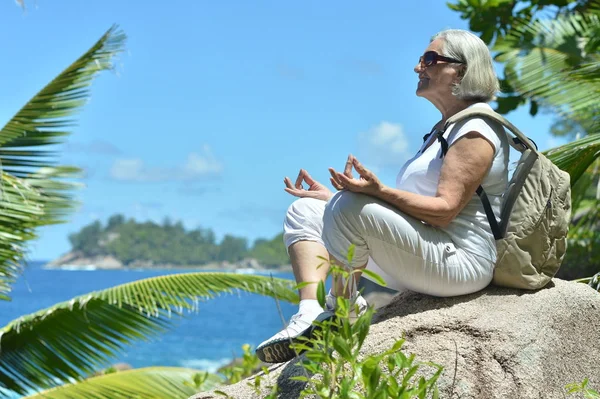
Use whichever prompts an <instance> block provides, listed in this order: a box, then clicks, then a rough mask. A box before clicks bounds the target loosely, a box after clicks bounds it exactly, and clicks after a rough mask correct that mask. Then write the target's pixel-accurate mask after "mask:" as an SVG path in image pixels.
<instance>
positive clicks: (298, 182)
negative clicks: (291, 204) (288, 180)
mask: <svg viewBox="0 0 600 399" xmlns="http://www.w3.org/2000/svg"><path fill="white" fill-rule="evenodd" d="M304 173H305V171H304V169H300V172H299V173H298V177H297V178H296V184H295V186H296V188H297V189H298V190H302V180H304Z"/></svg>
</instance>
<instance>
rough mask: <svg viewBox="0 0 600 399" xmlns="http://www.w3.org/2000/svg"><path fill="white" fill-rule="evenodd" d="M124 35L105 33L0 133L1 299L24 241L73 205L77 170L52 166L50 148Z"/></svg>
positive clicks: (69, 123)
mask: <svg viewBox="0 0 600 399" xmlns="http://www.w3.org/2000/svg"><path fill="white" fill-rule="evenodd" d="M124 40H125V36H124V34H123V33H121V32H119V31H118V30H117V28H116V27H114V26H113V27H112V28H111V29H109V30H108V31H107V32H106V33H105V34H104V35H103V36H102V37H101V38H100V40H98V42H96V43H95V44H94V45H93V46H92V48H91V49H90V50H88V51H87V52H86V53H85V54H84V55H82V56H81V57H80V58H79V59H78V60H77V61H75V62H74V63H73V64H71V65H70V66H69V67H68V68H67V69H66V70H64V71H63V72H62V73H61V74H59V75H58V76H57V77H56V78H55V79H54V80H52V81H51V82H50V83H49V84H48V85H47V86H46V87H44V88H43V89H42V90H41V91H40V92H39V93H37V94H36V95H35V96H34V97H33V98H32V99H31V100H30V101H29V102H28V103H27V104H25V106H24V107H23V108H21V109H20V110H19V112H17V114H16V115H15V116H14V117H13V118H12V119H11V120H10V121H9V122H8V123H7V124H6V125H5V126H4V127H3V128H2V129H1V130H0V159H2V167H3V172H2V175H1V176H2V187H1V189H2V196H1V197H0V214H1V215H2V216H0V300H8V299H10V298H9V296H8V293H9V292H10V287H11V284H12V283H13V282H14V280H15V278H16V276H18V274H19V273H20V271H21V269H22V260H23V258H24V254H25V251H26V247H25V246H26V243H27V242H28V241H30V240H32V239H34V238H36V234H35V229H36V228H38V227H39V226H43V225H48V224H53V223H61V222H62V221H63V220H64V217H65V216H66V215H67V214H68V213H69V212H71V211H72V208H73V207H74V206H75V205H76V203H75V202H74V200H73V197H72V191H73V189H74V188H76V187H77V185H76V184H74V183H73V182H72V181H68V180H64V179H69V178H71V179H72V178H74V177H76V176H77V174H78V173H79V169H77V168H74V167H64V166H54V160H53V154H55V153H54V152H53V151H48V150H47V148H48V146H49V145H54V144H58V143H61V142H62V141H63V140H64V138H65V137H66V135H67V134H68V130H69V128H71V127H72V126H73V125H74V120H73V119H72V117H73V116H74V115H75V114H76V113H77V112H79V111H80V110H81V107H82V106H83V105H84V104H85V102H86V100H87V98H88V97H89V86H90V84H91V82H92V80H93V78H94V77H95V76H96V75H97V74H98V73H99V72H100V71H103V70H106V69H110V68H112V64H111V60H112V58H113V57H114V56H115V55H116V54H118V53H119V52H120V51H122V49H123V44H124Z"/></svg>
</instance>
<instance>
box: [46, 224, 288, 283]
mask: <svg viewBox="0 0 600 399" xmlns="http://www.w3.org/2000/svg"><path fill="white" fill-rule="evenodd" d="M282 235H283V233H279V234H277V235H276V236H275V237H273V238H272V239H262V238H261V239H257V240H255V241H254V242H253V243H252V245H249V244H248V240H247V239H246V238H244V237H236V236H234V235H230V234H227V235H225V236H224V237H223V238H222V239H221V240H220V242H217V239H216V237H215V233H214V232H213V231H212V230H211V229H209V228H196V229H193V230H186V229H185V228H184V226H183V223H182V222H181V221H177V222H172V221H171V220H170V219H168V218H167V219H165V220H164V221H163V223H162V224H159V223H155V222H152V221H145V222H138V221H136V220H135V219H133V218H130V219H126V218H125V217H124V216H123V215H120V214H117V215H113V216H111V217H110V218H109V219H108V221H107V223H105V224H103V223H102V222H101V221H99V220H97V221H94V222H92V223H90V224H89V225H87V226H85V227H83V228H82V229H81V230H80V231H79V232H77V233H73V234H71V235H70V236H69V241H70V243H71V250H70V251H69V252H68V253H66V254H64V255H62V256H60V257H59V258H58V259H55V260H53V261H51V262H50V263H48V264H47V265H46V266H45V267H46V268H48V269H52V268H62V269H90V270H91V269H94V270H95V269H123V268H138V269H139V268H160V269H172V268H181V269H184V268H190V269H191V268H193V269H198V268H200V269H207V270H223V271H231V270H236V271H242V272H243V271H248V272H252V271H254V270H277V271H288V270H291V267H290V266H289V257H288V255H287V251H286V250H285V246H284V244H283V239H282Z"/></svg>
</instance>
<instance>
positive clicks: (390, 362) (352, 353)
mask: <svg viewBox="0 0 600 399" xmlns="http://www.w3.org/2000/svg"><path fill="white" fill-rule="evenodd" d="M353 254H354V248H353V247H352V246H351V247H350V249H349V251H348V260H349V261H351V260H352V257H353ZM359 272H360V270H353V271H347V270H345V269H344V268H342V267H339V266H337V265H332V267H331V268H330V272H329V273H330V274H333V275H334V277H336V278H340V277H341V278H343V279H344V281H345V282H346V283H345V287H344V289H345V291H347V290H348V285H349V283H350V282H351V281H352V279H354V275H355V274H356V273H359ZM362 272H363V273H367V274H369V275H370V276H371V277H374V278H376V279H378V280H379V282H380V283H383V284H385V283H384V282H383V281H382V280H381V278H380V277H379V276H377V275H376V274H374V273H372V272H369V271H362ZM317 292H318V295H317V296H318V299H319V302H320V303H321V306H324V305H325V286H324V284H323V282H319V286H318V290H317ZM352 311H355V312H357V311H358V309H352V307H351V304H350V301H349V299H346V298H343V297H341V296H339V297H337V307H336V311H335V316H334V317H332V318H331V319H329V320H326V321H323V322H320V323H316V325H317V327H318V328H316V329H315V332H314V333H313V334H312V336H311V337H310V338H308V339H305V340H303V341H302V342H301V343H299V344H296V345H295V350H296V351H298V352H304V360H303V362H302V366H303V368H304V369H305V370H306V371H307V373H308V375H317V376H318V377H317V378H309V376H308V375H306V376H297V377H293V378H294V379H296V380H299V381H303V382H305V383H306V388H305V389H304V390H303V392H302V397H307V396H310V397H317V398H327V399H384V398H403V399H409V398H426V397H433V398H437V397H438V396H439V394H438V390H437V384H436V383H437V380H438V378H439V376H440V375H441V373H442V371H443V367H441V366H439V365H436V364H433V363H422V362H417V361H416V360H415V356H414V355H410V356H407V355H405V354H404V353H403V352H402V346H403V344H404V342H405V341H404V339H399V340H397V341H396V342H395V343H394V345H393V346H392V347H391V348H390V349H388V350H386V351H384V352H383V353H380V354H374V355H367V356H362V357H361V355H360V350H361V348H362V346H363V343H364V340H365V338H366V337H367V335H368V333H369V328H370V325H371V320H372V317H373V314H374V310H373V308H369V309H368V310H367V311H366V312H365V313H364V314H362V315H360V316H359V317H358V318H357V319H356V321H355V322H354V323H352V322H351V318H350V317H351V312H352ZM423 366H426V367H430V368H432V369H433V373H429V374H432V375H431V376H430V377H428V378H426V377H424V376H417V372H418V371H419V369H421V368H422V367H423Z"/></svg>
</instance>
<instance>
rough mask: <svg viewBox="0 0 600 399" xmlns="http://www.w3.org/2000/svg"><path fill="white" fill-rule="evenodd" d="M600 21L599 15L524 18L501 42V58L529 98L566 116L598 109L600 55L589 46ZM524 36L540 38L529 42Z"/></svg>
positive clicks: (515, 84) (497, 47) (513, 83)
mask: <svg viewBox="0 0 600 399" xmlns="http://www.w3.org/2000/svg"><path fill="white" fill-rule="evenodd" d="M599 24H600V16H598V15H594V14H588V15H579V14H573V15H560V16H559V17H557V19H556V20H551V21H549V20H541V21H535V22H534V23H531V21H522V22H521V23H517V24H515V26H513V28H512V29H511V31H510V32H509V33H508V34H507V35H506V36H505V37H503V38H502V39H500V40H499V41H498V42H497V43H496V45H495V46H494V50H496V51H498V55H497V56H496V60H498V61H502V62H506V68H505V73H506V78H507V79H508V80H509V81H510V83H511V86H512V87H513V88H514V89H515V90H516V91H517V92H519V93H520V94H522V95H524V96H525V97H527V98H531V99H532V100H535V101H537V102H539V103H540V104H542V105H545V106H549V107H553V108H554V109H555V110H557V111H559V112H560V113H562V114H563V115H564V114H569V113H571V114H572V113H574V112H581V111H582V110H585V109H589V108H593V109H595V110H598V99H599V98H600V79H599V78H598V71H600V57H599V56H598V51H597V48H596V49H595V51H593V52H591V53H589V52H588V50H589V48H590V47H591V46H590V45H589V44H590V38H593V37H594V34H595V32H596V31H597V29H598V28H597V27H598V25H599ZM524 36H527V37H534V38H535V40H534V41H533V42H531V43H528V44H527V43H526V42H524V41H523V39H522V38H523V37H524Z"/></svg>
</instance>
